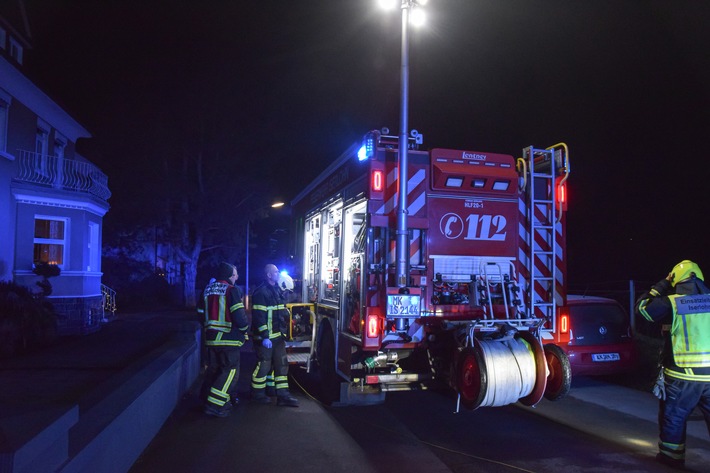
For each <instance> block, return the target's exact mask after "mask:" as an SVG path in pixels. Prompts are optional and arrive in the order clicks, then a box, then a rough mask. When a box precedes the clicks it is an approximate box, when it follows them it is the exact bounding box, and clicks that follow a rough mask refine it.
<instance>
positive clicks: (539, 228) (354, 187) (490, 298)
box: [288, 129, 571, 409]
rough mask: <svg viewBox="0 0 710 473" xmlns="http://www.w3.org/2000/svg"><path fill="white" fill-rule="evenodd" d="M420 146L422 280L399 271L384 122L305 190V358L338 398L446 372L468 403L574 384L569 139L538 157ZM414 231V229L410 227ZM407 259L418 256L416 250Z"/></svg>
mask: <svg viewBox="0 0 710 473" xmlns="http://www.w3.org/2000/svg"><path fill="white" fill-rule="evenodd" d="M411 135H412V136H411V137H409V148H408V151H407V155H408V165H407V166H406V167H407V174H406V175H407V176H408V180H407V186H406V188H407V192H406V193H407V227H406V228H407V233H408V241H409V261H408V262H407V263H408V264H407V274H408V280H407V281H406V285H405V286H404V287H402V285H401V284H399V285H398V284H397V283H396V281H395V280H396V279H398V278H396V277H395V253H396V252H395V246H396V242H397V239H396V235H395V233H396V225H395V223H396V222H395V220H396V217H397V215H396V211H397V206H398V202H399V200H398V191H399V188H400V186H399V185H398V163H399V161H398V158H399V156H398V154H399V153H398V148H399V139H398V137H396V136H389V135H388V131H387V130H386V129H383V130H381V131H371V132H369V133H367V134H366V136H365V138H364V142H363V143H358V144H356V145H353V146H351V147H350V148H349V149H348V150H346V151H345V152H344V153H343V154H342V155H341V156H340V157H339V158H338V159H337V160H335V161H334V162H333V163H332V165H331V166H329V167H328V168H327V169H326V170H325V171H324V172H323V173H322V174H321V175H320V176H318V178H316V179H315V181H313V182H312V183H311V184H310V185H308V186H307V187H306V188H305V189H304V190H303V191H302V192H301V193H300V194H299V195H298V196H297V197H296V198H295V199H294V201H293V202H292V211H293V216H294V225H295V228H294V229H293V230H292V235H295V236H296V238H295V247H294V248H293V251H294V254H295V255H296V262H297V263H296V264H297V265H298V268H297V270H296V272H297V273H300V274H296V275H295V277H296V279H300V280H301V285H300V286H301V287H300V290H298V289H297V290H296V293H297V294H294V297H295V298H296V299H298V300H299V302H294V303H290V304H289V305H288V307H289V310H290V313H291V317H292V320H291V328H292V333H291V334H290V340H289V342H288V345H289V351H290V354H289V359H290V361H291V362H292V363H302V364H304V365H305V366H306V367H307V368H308V370H309V371H310V369H311V368H312V367H314V365H317V367H318V372H319V373H320V378H321V380H322V381H323V388H324V393H326V394H325V397H326V398H329V400H330V401H335V400H338V399H339V400H340V401H341V402H349V401H352V400H353V399H356V396H358V395H361V394H363V395H364V394H366V395H369V396H375V397H377V396H379V397H380V398H383V397H384V393H386V392H388V391H400V390H412V389H425V388H427V387H429V386H432V385H434V384H435V383H443V384H445V385H448V386H450V387H452V388H453V389H455V390H456V392H457V393H458V395H459V397H458V399H459V402H460V403H461V404H462V405H463V406H464V407H466V408H470V409H474V408H478V407H481V406H502V405H507V404H511V403H514V402H518V401H520V402H521V403H523V404H526V405H535V404H537V403H538V402H539V401H540V400H541V399H542V397H543V395H544V396H545V397H546V398H548V399H552V400H555V399H559V398H561V397H563V396H564V395H566V394H567V392H568V390H569V387H570V381H571V379H570V378H571V374H570V366H569V360H568V359H567V357H566V355H565V353H564V352H563V351H562V349H560V348H559V347H558V346H557V345H555V344H554V343H547V342H557V341H559V342H560V343H562V342H564V341H565V337H566V338H567V340H568V339H569V335H568V334H566V324H565V323H564V320H565V314H566V307H565V306H566V280H565V274H566V254H565V214H566V202H565V182H566V180H567V177H568V175H569V161H568V150H567V147H566V145H564V144H563V143H560V144H557V145H555V146H551V147H549V148H544V149H538V148H534V147H528V148H525V149H524V150H523V152H522V156H521V157H519V158H517V159H515V158H514V157H513V156H511V155H507V154H496V153H489V152H481V151H472V150H453V149H443V148H435V149H431V150H429V151H424V150H420V149H419V148H420V145H421V141H422V136H421V135H420V134H418V133H417V132H415V131H413V132H412V133H411ZM405 241H406V240H405ZM404 256H405V258H404V259H406V254H405V255H404Z"/></svg>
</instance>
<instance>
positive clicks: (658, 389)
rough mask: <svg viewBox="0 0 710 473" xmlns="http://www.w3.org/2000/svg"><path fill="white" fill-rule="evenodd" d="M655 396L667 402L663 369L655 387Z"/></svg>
mask: <svg viewBox="0 0 710 473" xmlns="http://www.w3.org/2000/svg"><path fill="white" fill-rule="evenodd" d="M653 395H654V396H656V397H657V398H658V399H660V400H661V401H665V400H666V381H665V376H664V375H663V368H661V371H660V372H659V373H658V377H657V378H656V384H654V385H653Z"/></svg>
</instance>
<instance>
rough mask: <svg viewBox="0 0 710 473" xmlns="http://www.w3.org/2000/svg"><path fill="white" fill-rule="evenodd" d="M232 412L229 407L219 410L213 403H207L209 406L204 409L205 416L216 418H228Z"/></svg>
mask: <svg viewBox="0 0 710 473" xmlns="http://www.w3.org/2000/svg"><path fill="white" fill-rule="evenodd" d="M225 406H227V404H225ZM230 411H231V409H229V408H228V407H222V408H219V407H217V406H215V405H214V404H212V403H207V405H205V407H204V409H203V412H204V413H205V414H207V415H208V416H214V417H228V416H229V412H230Z"/></svg>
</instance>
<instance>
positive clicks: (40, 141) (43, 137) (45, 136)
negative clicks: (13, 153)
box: [35, 124, 49, 156]
mask: <svg viewBox="0 0 710 473" xmlns="http://www.w3.org/2000/svg"><path fill="white" fill-rule="evenodd" d="M48 145H49V130H48V129H46V128H44V127H43V126H41V125H39V124H38V125H37V138H36V139H35V153H37V154H38V155H39V156H46V155H47V151H48V150H47V147H48Z"/></svg>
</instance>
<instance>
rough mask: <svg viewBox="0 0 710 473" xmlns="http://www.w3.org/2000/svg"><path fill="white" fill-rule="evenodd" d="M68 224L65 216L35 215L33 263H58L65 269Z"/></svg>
mask: <svg viewBox="0 0 710 473" xmlns="http://www.w3.org/2000/svg"><path fill="white" fill-rule="evenodd" d="M68 226H69V221H68V219H65V218H59V217H45V216H35V232H34V257H33V259H32V262H33V263H35V264H37V263H48V264H56V265H57V266H59V267H60V268H62V269H63V267H64V260H65V259H66V248H67V227H68Z"/></svg>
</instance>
